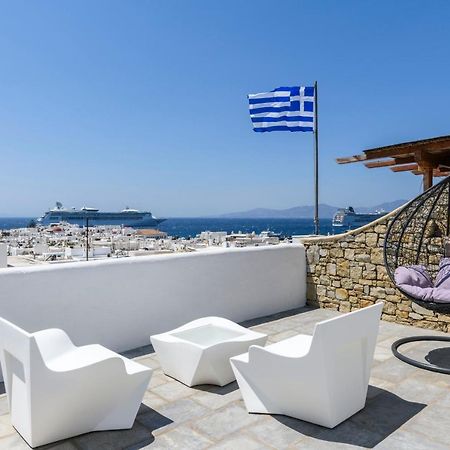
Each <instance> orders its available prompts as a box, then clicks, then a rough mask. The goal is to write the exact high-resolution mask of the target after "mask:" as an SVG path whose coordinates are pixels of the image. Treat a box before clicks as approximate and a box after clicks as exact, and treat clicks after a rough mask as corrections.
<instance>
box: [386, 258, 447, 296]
mask: <svg viewBox="0 0 450 450" xmlns="http://www.w3.org/2000/svg"><path fill="white" fill-rule="evenodd" d="M394 279H395V284H396V285H397V286H398V287H399V288H400V289H401V290H402V291H404V292H405V293H406V294H408V295H411V296H412V297H413V298H417V299H419V300H424V301H426V302H435V303H450V258H443V259H442V260H441V263H440V264H439V273H438V275H437V277H436V287H435V286H434V285H433V281H432V280H431V277H430V275H429V274H428V272H427V270H426V269H425V267H424V266H401V267H397V269H395V273H394Z"/></svg>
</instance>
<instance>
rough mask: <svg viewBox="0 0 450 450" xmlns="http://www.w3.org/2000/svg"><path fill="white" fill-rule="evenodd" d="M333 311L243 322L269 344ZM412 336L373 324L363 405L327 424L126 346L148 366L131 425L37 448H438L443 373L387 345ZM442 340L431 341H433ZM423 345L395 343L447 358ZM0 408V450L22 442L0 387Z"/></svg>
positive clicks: (448, 390) (449, 380) (442, 431)
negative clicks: (251, 400)
mask: <svg viewBox="0 0 450 450" xmlns="http://www.w3.org/2000/svg"><path fill="white" fill-rule="evenodd" d="M338 314H339V313H337V312H334V311H328V310H323V309H315V310H311V309H308V308H302V309H299V310H295V311H290V312H288V313H283V314H278V315H274V316H270V317H265V318H262V319H256V320H252V321H249V322H246V323H244V324H243V325H245V326H249V327H251V328H252V329H254V330H258V331H261V332H263V333H267V334H268V335H269V343H273V342H278V341H280V340H283V339H286V338H288V337H291V336H294V335H295V334H298V333H312V331H313V328H314V324H315V323H316V322H318V321H321V320H324V319H327V318H330V317H334V316H336V315H338ZM413 334H430V332H429V331H427V330H422V329H417V328H412V327H406V326H402V325H396V324H392V323H388V322H381V326H380V334H379V338H378V344H377V347H376V352H375V361H374V365H373V369H372V376H371V379H370V386H369V391H368V400H367V404H366V407H365V409H364V410H362V411H361V412H359V413H357V414H355V415H354V416H353V417H351V418H350V419H349V420H347V421H345V422H344V423H342V424H341V425H339V426H337V427H336V428H334V429H332V430H329V429H326V428H322V427H320V426H316V425H313V424H310V423H307V422H303V421H301V420H296V419H293V418H289V417H285V416H277V415H273V416H270V415H262V414H248V413H247V412H246V410H245V407H244V403H243V401H242V399H241V396H240V393H239V389H238V387H237V384H236V383H231V384H230V385H228V386H225V387H223V388H219V387H214V386H198V387H195V388H188V387H186V386H185V385H183V384H181V383H179V382H177V381H175V380H173V379H171V378H169V377H166V376H165V375H164V374H163V373H162V371H161V369H160V366H159V363H158V359H157V357H156V355H155V354H154V353H153V350H152V348H151V347H150V346H149V347H148V348H144V349H139V350H137V351H134V352H128V354H127V356H130V357H135V359H136V360H137V361H139V362H141V363H142V364H145V365H147V366H149V367H151V368H153V369H155V370H154V373H153V377H152V380H151V382H150V385H149V388H148V390H147V392H146V394H145V397H144V400H143V404H142V405H141V408H140V410H139V413H138V416H137V418H136V421H135V424H134V426H133V428H132V429H131V430H125V431H106V432H98V433H89V434H85V435H82V436H79V437H76V438H72V439H69V440H66V441H62V442H59V443H57V444H53V445H49V446H45V447H41V448H45V449H54V450H56V449H58V450H75V449H85V450H103V449H105V450H106V449H107V450H109V449H128V450H134V449H143V448H145V449H170V450H172V449H182V450H188V449H196V450H197V449H230V450H239V449H245V450H252V449H341V448H342V449H352V448H377V449H389V450H392V449H396V450H398V449H408V450H414V449H426V450H431V449H447V450H448V449H449V448H450V433H449V430H450V376H448V375H442V374H437V373H433V372H428V371H424V370H421V369H416V368H414V367H412V366H409V365H407V364H405V363H403V362H401V361H399V360H397V359H396V358H395V357H393V356H392V353H391V350H390V346H391V344H392V342H393V341H394V340H395V339H397V338H399V337H404V336H409V335H413ZM444 345H445V344H444V343H435V344H434V346H435V348H436V346H438V347H443V346H444ZM432 348H433V343H431V344H430V343H427V344H421V343H416V344H409V345H408V348H407V346H404V349H405V353H406V354H408V355H411V356H415V357H424V356H425V355H427V354H428V355H429V356H428V357H429V358H434V359H439V358H443V357H444V358H445V357H446V358H447V361H449V359H448V356H449V353H448V351H450V348H449V347H446V348H445V349H444V350H440V351H434V352H433V351H432V352H431V353H429V351H430V350H432ZM105 382H107V380H105ZM68 388H69V387H68ZM67 408H70V405H67ZM0 414H1V416H0V449H2V450H3V449H18V450H19V449H29V447H28V445H27V444H26V443H25V442H24V441H23V440H22V438H21V437H20V436H19V435H18V433H17V432H16V431H15V430H14V428H13V427H12V426H11V424H10V418H9V414H8V407H7V400H6V397H5V396H4V395H3V396H1V397H0ZM75 420H76V418H75Z"/></svg>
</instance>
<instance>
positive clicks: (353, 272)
mask: <svg viewBox="0 0 450 450" xmlns="http://www.w3.org/2000/svg"><path fill="white" fill-rule="evenodd" d="M361 277H362V268H361V267H350V278H352V279H353V280H359V279H360V278H361Z"/></svg>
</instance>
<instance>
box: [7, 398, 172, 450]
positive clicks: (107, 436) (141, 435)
mask: <svg viewBox="0 0 450 450" xmlns="http://www.w3.org/2000/svg"><path fill="white" fill-rule="evenodd" d="M171 423H172V420H170V419H169V418H167V417H165V416H163V415H162V414H159V413H158V412H157V411H155V410H153V409H152V408H149V407H148V406H147V405H144V404H143V403H141V406H140V408H139V411H138V414H137V417H136V420H135V421H134V424H133V427H132V428H131V429H129V430H113V431H109V430H106V431H94V432H92V433H86V434H82V435H80V436H75V437H73V438H69V439H65V440H62V441H58V442H53V443H52V444H47V445H42V446H40V447H36V448H38V449H39V450H66V449H67V448H83V449H87V450H94V449H95V450H97V449H108V450H109V449H110V450H123V449H127V450H138V449H141V448H144V447H146V446H148V445H149V444H151V443H152V442H153V441H154V440H155V437H154V436H153V434H152V432H153V431H155V430H157V429H158V428H162V427H165V426H167V425H169V424H171ZM18 434H19V433H18ZM19 436H20V434H19ZM22 439H23V438H22ZM23 443H24V444H26V441H25V440H23ZM14 448H15V447H14ZM29 448H30V449H31V447H29Z"/></svg>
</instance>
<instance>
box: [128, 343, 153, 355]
mask: <svg viewBox="0 0 450 450" xmlns="http://www.w3.org/2000/svg"><path fill="white" fill-rule="evenodd" d="M151 353H155V350H154V349H153V345H150V344H149V345H144V346H142V347H138V348H132V349H131V350H127V351H125V352H120V354H121V355H122V356H125V357H126V358H137V357H139V356H144V355H149V354H151Z"/></svg>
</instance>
